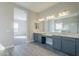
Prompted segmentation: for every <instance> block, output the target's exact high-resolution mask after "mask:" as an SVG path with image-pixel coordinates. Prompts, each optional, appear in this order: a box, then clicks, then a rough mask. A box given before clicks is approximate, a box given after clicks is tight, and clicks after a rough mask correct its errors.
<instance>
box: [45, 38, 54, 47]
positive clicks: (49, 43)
mask: <svg viewBox="0 0 79 59" xmlns="http://www.w3.org/2000/svg"><path fill="white" fill-rule="evenodd" d="M46 44H48V45H50V46H53V39H52V37H46Z"/></svg>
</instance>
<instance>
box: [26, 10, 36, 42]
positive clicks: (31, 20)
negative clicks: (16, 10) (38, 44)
mask: <svg viewBox="0 0 79 59" xmlns="http://www.w3.org/2000/svg"><path fill="white" fill-rule="evenodd" d="M27 19H28V20H27V23H28V24H27V26H28V28H27V32H28V39H29V41H32V40H33V36H32V35H33V32H36V29H35V22H36V21H37V14H36V13H34V12H31V11H28V14H27Z"/></svg>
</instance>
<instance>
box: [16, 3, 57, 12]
mask: <svg viewBox="0 0 79 59" xmlns="http://www.w3.org/2000/svg"><path fill="white" fill-rule="evenodd" d="M16 4H17V5H20V6H22V7H24V8H26V9H29V10H31V11H33V12H37V13H39V12H41V11H44V10H45V9H48V8H50V7H52V6H54V5H55V4H57V2H16Z"/></svg>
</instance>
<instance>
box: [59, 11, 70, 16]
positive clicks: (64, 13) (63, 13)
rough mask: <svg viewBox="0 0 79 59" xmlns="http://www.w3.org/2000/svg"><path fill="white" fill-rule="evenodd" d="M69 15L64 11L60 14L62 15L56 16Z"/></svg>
mask: <svg viewBox="0 0 79 59" xmlns="http://www.w3.org/2000/svg"><path fill="white" fill-rule="evenodd" d="M68 14H69V11H64V12H62V13H59V14H58V15H59V17H60V16H66V15H68Z"/></svg>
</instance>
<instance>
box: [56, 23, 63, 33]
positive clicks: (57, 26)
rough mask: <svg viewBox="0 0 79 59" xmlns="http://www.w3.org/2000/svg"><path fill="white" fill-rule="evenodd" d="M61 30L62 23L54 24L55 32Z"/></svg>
mask: <svg viewBox="0 0 79 59" xmlns="http://www.w3.org/2000/svg"><path fill="white" fill-rule="evenodd" d="M62 29H63V23H56V30H57V31H58V32H61V31H62Z"/></svg>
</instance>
